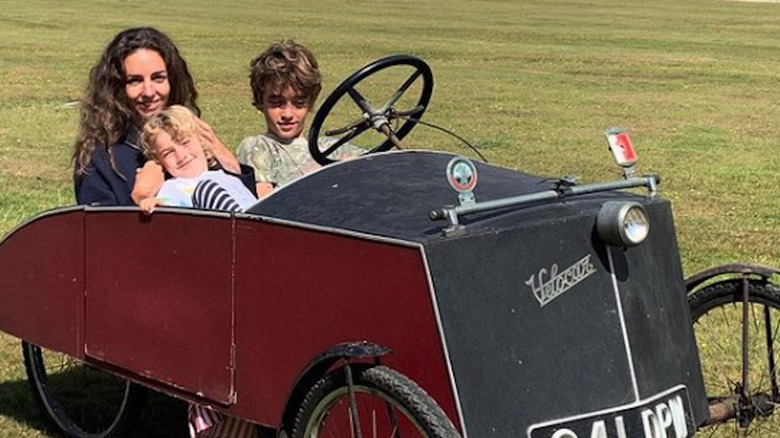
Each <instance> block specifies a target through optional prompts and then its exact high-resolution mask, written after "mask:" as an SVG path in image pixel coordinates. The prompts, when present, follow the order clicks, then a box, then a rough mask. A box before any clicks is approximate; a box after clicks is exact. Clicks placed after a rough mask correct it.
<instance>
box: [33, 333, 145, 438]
mask: <svg viewBox="0 0 780 438" xmlns="http://www.w3.org/2000/svg"><path fill="white" fill-rule="evenodd" d="M22 353H23V355H24V364H25V368H26V370H27V380H28V382H29V383H30V387H31V389H32V391H33V395H34V397H35V401H36V403H37V404H38V407H39V408H40V410H41V413H42V414H43V415H44V416H45V417H46V419H47V420H48V422H49V424H50V425H51V426H53V427H54V428H55V430H56V431H57V432H59V433H61V434H63V435H65V436H67V437H71V438H112V437H118V436H121V435H122V434H123V433H124V432H126V430H127V429H128V427H129V426H130V425H131V422H132V421H131V420H132V419H133V418H134V416H135V415H136V414H137V413H138V410H139V408H140V406H141V403H142V398H143V388H141V387H139V386H136V385H133V384H132V383H130V382H128V381H127V380H124V379H122V378H119V377H117V376H114V375H112V374H109V373H107V372H104V371H100V370H98V369H95V368H93V367H90V366H88V365H86V364H84V363H82V362H80V361H77V360H75V359H73V358H71V357H68V356H66V355H63V354H60V353H56V352H53V351H49V350H45V349H42V348H41V347H39V346H37V345H33V344H28V343H27V342H22Z"/></svg>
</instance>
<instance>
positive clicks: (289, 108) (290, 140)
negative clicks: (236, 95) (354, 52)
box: [236, 40, 364, 198]
mask: <svg viewBox="0 0 780 438" xmlns="http://www.w3.org/2000/svg"><path fill="white" fill-rule="evenodd" d="M249 65H250V67H251V73H250V75H249V79H250V81H249V83H250V86H251V87H252V97H253V101H252V104H253V105H254V106H255V108H257V109H258V110H259V111H260V112H261V113H262V114H263V116H264V118H265V123H266V128H267V132H266V133H265V134H262V135H257V136H252V137H247V138H245V139H244V140H243V141H242V142H241V144H240V145H239V146H238V149H237V151H236V155H237V157H238V161H239V162H240V163H242V164H246V165H249V166H251V167H252V168H253V169H254V171H255V181H256V182H257V195H258V197H259V198H262V197H263V196H265V195H267V194H269V193H270V192H271V191H272V190H273V189H274V188H276V187H278V186H282V185H284V184H287V183H288V182H290V181H292V180H293V179H295V178H298V177H300V176H303V175H305V174H306V173H309V172H311V171H313V170H316V169H318V168H319V167H320V166H319V165H318V164H317V163H316V162H315V161H314V159H313V158H312V157H311V155H310V154H309V143H308V141H307V140H306V138H304V137H303V136H302V134H303V127H304V123H305V122H306V117H307V116H308V115H309V111H310V110H311V109H312V107H313V106H314V103H315V101H316V100H317V97H318V96H319V94H320V90H321V89H322V78H321V75H320V71H319V67H318V65H317V60H316V59H315V58H314V54H312V52H311V51H310V50H309V49H307V48H306V47H304V46H303V45H301V44H298V43H296V42H295V41H292V40H288V41H283V42H280V43H275V44H271V45H270V46H269V47H268V48H267V49H265V50H264V51H263V52H262V53H260V54H259V55H258V56H257V57H256V58H255V59H253V60H252V62H250V64H249ZM363 152H364V151H363V150H362V149H360V148H356V147H354V146H351V145H348V144H347V145H344V147H342V148H341V149H339V150H338V151H336V152H335V153H334V155H333V156H332V158H333V159H337V160H338V159H344V158H348V157H354V156H356V155H360V154H361V153H363Z"/></svg>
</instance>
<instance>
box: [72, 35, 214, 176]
mask: <svg viewBox="0 0 780 438" xmlns="http://www.w3.org/2000/svg"><path fill="white" fill-rule="evenodd" d="M139 49H148V50H154V51H155V52H157V53H159V54H160V56H161V57H162V58H163V60H164V61H165V67H166V69H167V71H168V82H169V84H170V87H171V90H170V94H169V95H168V105H184V106H186V107H188V108H190V109H191V110H192V111H193V112H194V113H195V114H198V115H199V114H200V108H198V106H197V103H196V101H197V99H198V92H197V91H196V90H195V84H194V82H193V80H192V75H190V71H189V69H188V68H187V62H186V61H185V60H184V59H183V58H182V57H181V55H180V54H179V50H178V49H177V48H176V46H175V45H174V44H173V42H172V41H171V39H170V38H168V36H167V35H165V34H164V33H162V32H160V31H159V30H157V29H155V28H152V27H137V28H132V29H127V30H124V31H122V32H120V33H119V34H118V35H117V36H116V37H114V39H113V40H112V41H111V42H110V43H109V44H108V46H106V49H105V50H104V51H103V54H102V55H101V57H100V61H98V63H97V64H96V65H95V66H94V67H93V68H92V70H91V71H90V73H89V82H88V84H87V88H86V91H85V93H84V98H83V99H82V102H81V120H80V122H79V135H78V138H77V139H76V144H75V148H74V151H73V170H74V172H75V174H76V175H81V174H83V173H84V172H85V171H86V168H87V166H88V165H89V162H90V160H91V158H92V153H93V152H94V151H95V149H97V148H100V147H105V148H108V154H109V158H110V160H111V167H112V168H113V169H114V171H116V172H117V173H119V172H118V171H117V170H116V167H115V166H114V156H113V151H112V148H111V145H113V144H115V143H117V142H118V141H119V140H121V139H122V138H123V137H124V136H125V135H126V134H127V132H128V130H130V129H131V127H136V128H140V126H141V125H142V124H143V120H142V118H141V115H140V114H138V112H137V111H136V110H135V109H134V108H133V105H132V103H131V102H130V100H129V99H128V97H127V94H126V92H125V83H126V75H125V69H124V61H125V58H127V57H128V56H129V55H131V54H132V53H133V52H135V51H136V50H139ZM120 176H121V177H123V178H124V175H120Z"/></svg>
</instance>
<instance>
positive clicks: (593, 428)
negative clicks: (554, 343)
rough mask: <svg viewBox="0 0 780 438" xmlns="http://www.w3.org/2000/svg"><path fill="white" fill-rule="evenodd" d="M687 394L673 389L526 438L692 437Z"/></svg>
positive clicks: (539, 428)
mask: <svg viewBox="0 0 780 438" xmlns="http://www.w3.org/2000/svg"><path fill="white" fill-rule="evenodd" d="M690 412H691V409H690V402H689V400H688V392H687V391H686V389H685V387H684V386H678V387H675V388H673V389H671V390H669V391H666V392H664V393H661V394H659V395H656V396H654V397H652V398H650V399H648V400H643V401H642V402H641V403H640V404H632V405H629V406H625V407H622V408H617V409H614V410H610V411H603V412H598V413H594V414H591V415H584V416H580V417H575V418H571V419H567V420H560V421H556V422H550V423H541V424H535V425H533V426H531V427H530V428H529V434H528V435H529V437H530V438H639V437H644V438H684V437H687V436H689V435H691V434H692V433H693V431H694V430H695V426H694V425H693V420H692V417H691V414H690Z"/></svg>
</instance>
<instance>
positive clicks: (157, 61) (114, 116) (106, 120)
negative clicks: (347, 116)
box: [73, 27, 257, 438]
mask: <svg viewBox="0 0 780 438" xmlns="http://www.w3.org/2000/svg"><path fill="white" fill-rule="evenodd" d="M197 98H198V92H197V91H196V90H195V85H194V83H193V81H192V76H191V75H190V72H189V70H188V68H187V62H186V61H184V59H183V58H182V57H181V55H180V54H179V51H178V49H177V48H176V46H175V45H174V44H173V42H172V41H171V40H170V38H168V37H167V36H166V35H165V34H163V33H162V32H160V31H158V30H157V29H154V28H151V27H139V28H133V29H127V30H125V31H123V32H121V33H119V34H118V35H117V36H116V37H115V38H114V39H113V41H111V42H110V43H109V44H108V46H107V47H106V49H105V51H104V52H103V55H102V56H101V58H100V61H98V63H97V65H95V67H93V68H92V70H91V72H90V75H89V84H88V85H87V90H86V94H85V96H84V99H83V100H82V102H81V121H80V124H79V135H78V139H77V140H76V145H75V150H74V152H73V167H74V182H75V189H76V200H77V202H78V203H79V204H88V205H104V206H105V205H134V204H137V203H138V202H140V200H142V199H145V198H148V197H151V196H154V194H155V193H157V191H158V190H159V189H160V187H161V186H162V184H163V172H162V167H160V165H159V164H156V163H155V162H154V161H153V160H150V161H147V159H146V157H145V156H144V154H143V152H142V148H140V147H139V133H140V130H141V127H142V126H143V124H144V122H145V121H146V120H149V119H150V118H151V117H153V116H154V115H156V114H157V113H159V112H160V111H162V110H163V109H164V108H166V107H168V106H170V105H183V106H186V107H188V108H190V109H191V110H192V112H193V113H195V114H196V115H198V114H200V109H199V108H198V105H197V103H196V101H197ZM195 120H196V123H197V125H198V127H197V128H198V134H199V136H200V137H201V140H202V142H203V143H205V144H206V145H207V146H208V148H209V149H211V151H212V153H213V154H214V157H215V158H216V159H217V162H218V164H219V165H220V166H221V168H222V169H223V170H224V171H226V172H228V173H232V174H234V175H235V176H237V177H238V178H240V179H241V181H242V183H243V184H244V185H245V186H246V187H247V188H248V189H249V190H250V191H251V192H252V194H255V193H256V192H255V178H254V173H253V172H252V170H251V168H249V167H241V166H239V164H238V161H237V160H236V157H235V156H233V154H232V153H231V152H229V151H228V150H227V149H226V148H225V146H224V145H223V144H222V143H221V142H220V141H219V140H218V139H217V137H216V136H215V135H214V131H213V130H212V129H211V127H210V126H209V125H208V124H207V123H206V122H204V121H202V120H201V119H200V118H198V117H196V118H195ZM242 170H243V171H244V172H243V173H240V172H242ZM134 201H136V202H134ZM189 422H190V433H191V436H192V437H193V438H194V437H197V436H201V435H207V436H210V437H211V436H214V437H217V436H219V437H230V438H239V437H240V438H246V437H250V438H254V437H256V436H257V432H256V430H255V428H254V426H253V425H252V424H250V423H247V422H244V421H242V420H239V419H236V418H231V417H226V416H223V415H221V414H218V413H216V412H213V411H210V410H209V409H207V408H205V407H201V406H198V405H191V406H190V413H189Z"/></svg>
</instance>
